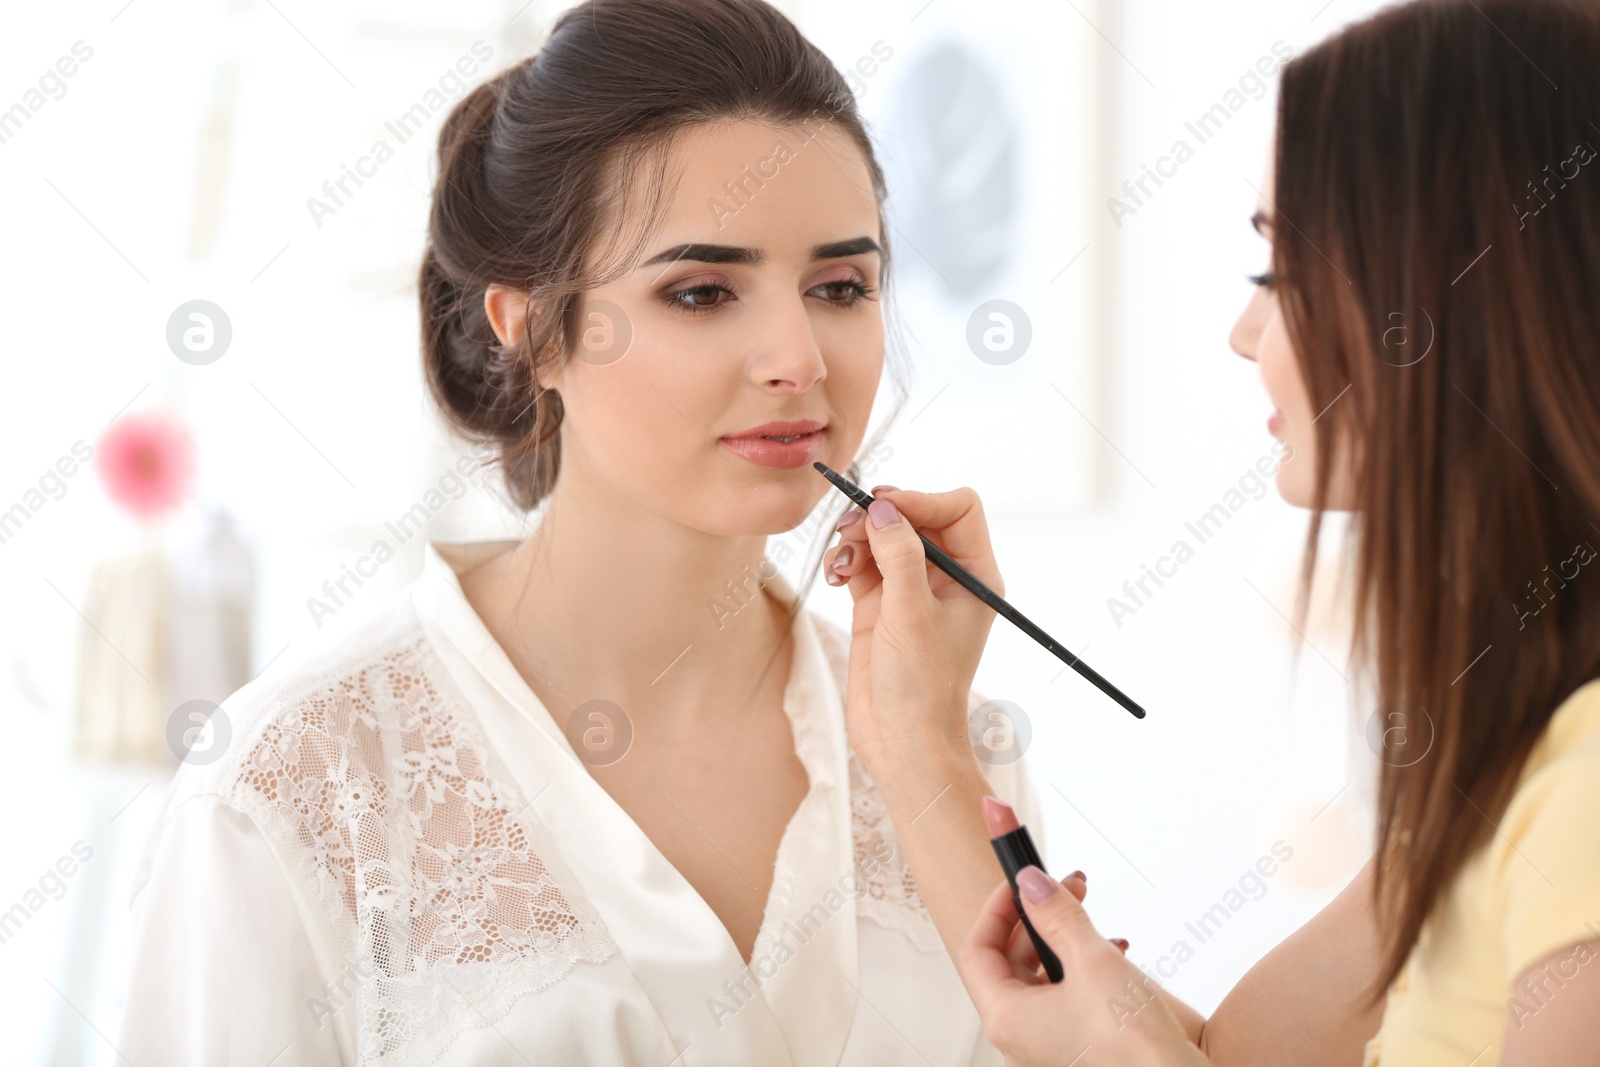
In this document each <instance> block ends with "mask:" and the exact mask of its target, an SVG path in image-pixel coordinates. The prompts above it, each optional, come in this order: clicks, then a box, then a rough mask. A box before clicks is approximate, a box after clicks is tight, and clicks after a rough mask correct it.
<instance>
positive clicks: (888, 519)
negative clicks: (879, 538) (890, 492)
mask: <svg viewBox="0 0 1600 1067" xmlns="http://www.w3.org/2000/svg"><path fill="white" fill-rule="evenodd" d="M867 514H868V515H871V516H872V525H873V526H874V527H875V528H877V529H879V530H881V529H883V528H884V527H885V526H893V525H894V524H895V523H897V522H899V521H900V509H899V508H897V507H895V506H894V505H893V504H891V503H890V502H889V501H887V500H874V501H873V502H872V504H871V506H870V507H868V508H867Z"/></svg>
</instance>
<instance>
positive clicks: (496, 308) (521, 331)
mask: <svg viewBox="0 0 1600 1067" xmlns="http://www.w3.org/2000/svg"><path fill="white" fill-rule="evenodd" d="M529 300H530V296H529V293H528V291H527V290H526V289H513V288H510V287H508V286H504V285H490V286H489V287H488V288H486V289H484V291H483V311H484V314H485V315H486V316H487V317H488V319H489V327H490V328H491V329H492V330H494V335H495V337H496V338H497V339H498V340H499V341H500V343H501V344H502V345H505V346H508V347H509V346H511V345H515V344H520V343H521V342H522V339H523V336H524V335H525V334H526V333H527V328H526V327H527V323H526V316H527V314H528V303H529ZM543 310H544V309H543V308H540V307H534V308H533V315H534V317H535V318H537V317H538V316H539V315H540V314H541V313H542V312H543ZM537 373H538V380H539V385H540V387H541V388H544V389H556V390H559V389H560V387H561V374H560V370H559V368H557V367H554V366H551V365H550V364H549V363H548V362H547V363H544V364H543V365H542V366H540V367H538V368H537Z"/></svg>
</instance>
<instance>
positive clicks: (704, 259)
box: [639, 237, 883, 267]
mask: <svg viewBox="0 0 1600 1067" xmlns="http://www.w3.org/2000/svg"><path fill="white" fill-rule="evenodd" d="M863 252H876V253H877V254H878V255H879V256H882V255H883V249H882V248H880V247H879V246H878V242H877V241H874V240H873V239H872V238H870V237H852V238H850V239H849V240H846V241H832V242H830V243H828V244H821V245H817V246H816V247H815V248H813V249H812V250H811V258H812V259H813V260H818V259H838V258H840V257H842V256H855V255H860V254H862V253H863ZM765 258H766V254H765V253H763V252H762V251H761V250H760V249H759V248H738V247H736V246H734V245H713V244H685V245H677V246H675V247H673V248H668V249H666V250H665V251H663V252H659V253H657V254H656V255H654V256H651V257H650V258H649V259H647V260H645V261H644V262H643V263H641V264H639V266H641V267H651V266H654V265H655V264H657V263H674V262H677V261H678V260H680V259H687V260H692V261H693V262H695V263H740V264H747V265H749V266H752V267H754V266H759V265H760V263H761V261H762V260H763V259H765Z"/></svg>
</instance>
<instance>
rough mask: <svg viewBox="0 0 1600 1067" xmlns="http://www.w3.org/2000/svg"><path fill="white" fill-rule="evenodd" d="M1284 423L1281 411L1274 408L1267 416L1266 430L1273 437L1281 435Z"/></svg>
mask: <svg viewBox="0 0 1600 1067" xmlns="http://www.w3.org/2000/svg"><path fill="white" fill-rule="evenodd" d="M1284 425H1285V423H1284V421H1283V412H1281V411H1279V410H1277V409H1276V408H1274V409H1273V411H1272V414H1271V415H1268V416H1267V432H1268V433H1270V434H1271V435H1272V436H1274V437H1282V436H1283V427H1284Z"/></svg>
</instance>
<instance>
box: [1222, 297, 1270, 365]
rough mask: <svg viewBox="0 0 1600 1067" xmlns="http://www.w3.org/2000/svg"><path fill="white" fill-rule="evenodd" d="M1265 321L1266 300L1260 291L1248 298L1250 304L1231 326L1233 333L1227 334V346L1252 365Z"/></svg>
mask: <svg viewBox="0 0 1600 1067" xmlns="http://www.w3.org/2000/svg"><path fill="white" fill-rule="evenodd" d="M1266 321H1267V316H1266V299H1265V296H1264V294H1263V293H1262V291H1261V290H1260V289H1257V290H1256V291H1255V293H1253V294H1252V295H1251V297H1250V302H1249V303H1247V304H1246V305H1245V306H1244V310H1243V311H1242V312H1240V313H1239V318H1238V319H1237V320H1236V321H1235V322H1234V324H1233V331H1232V332H1231V333H1229V334H1228V345H1229V347H1231V348H1232V349H1233V350H1234V351H1235V352H1237V353H1238V354H1239V355H1241V356H1243V357H1244V358H1245V359H1248V360H1249V361H1250V362H1252V363H1254V362H1255V359H1256V343H1257V342H1258V341H1259V340H1260V338H1261V328H1262V326H1263V325H1265V323H1266Z"/></svg>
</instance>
